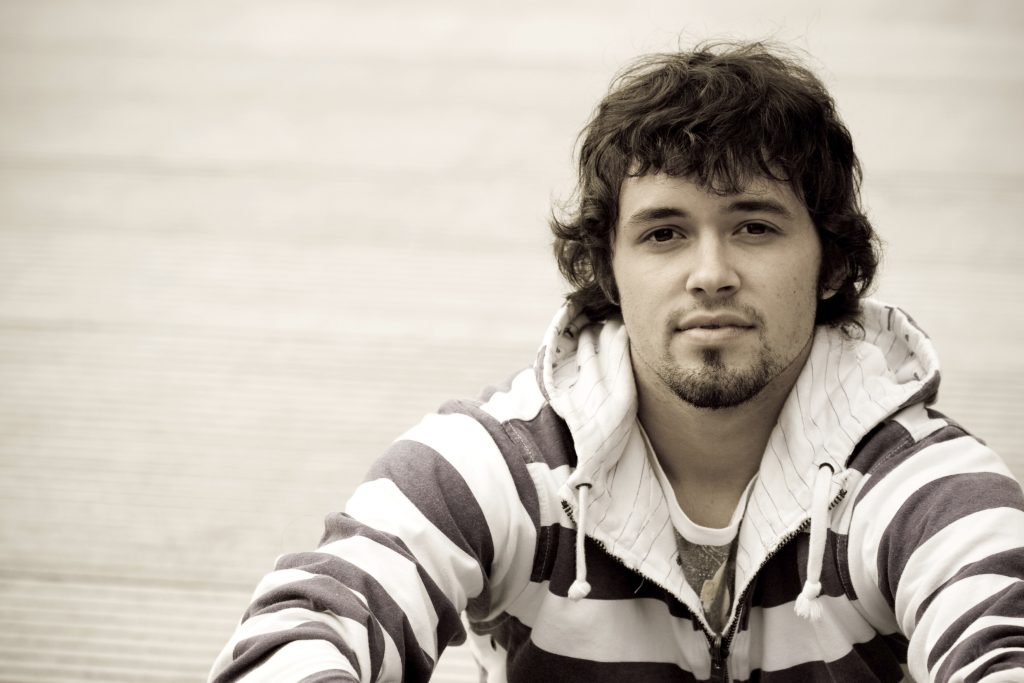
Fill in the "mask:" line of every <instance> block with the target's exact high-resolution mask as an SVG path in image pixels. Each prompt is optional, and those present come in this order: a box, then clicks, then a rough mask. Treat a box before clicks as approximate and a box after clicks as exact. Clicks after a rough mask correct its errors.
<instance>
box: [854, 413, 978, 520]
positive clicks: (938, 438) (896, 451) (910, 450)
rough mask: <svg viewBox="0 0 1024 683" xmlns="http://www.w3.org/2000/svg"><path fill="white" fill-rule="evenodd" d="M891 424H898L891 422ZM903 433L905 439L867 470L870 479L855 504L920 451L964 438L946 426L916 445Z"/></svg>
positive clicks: (862, 488) (959, 431)
mask: <svg viewBox="0 0 1024 683" xmlns="http://www.w3.org/2000/svg"><path fill="white" fill-rule="evenodd" d="M891 424H898V423H895V422H893V423H891ZM900 429H901V430H903V427H902V426H900ZM886 431H888V430H886ZM903 432H904V434H906V438H905V439H899V440H898V441H896V442H894V443H891V444H890V447H889V448H888V450H885V451H884V452H883V453H882V454H881V456H880V457H879V458H878V459H877V460H876V462H875V463H874V464H873V465H872V467H871V469H870V470H868V471H869V472H870V474H871V477H870V478H869V479H868V480H867V481H866V482H865V483H864V485H863V486H862V487H861V488H860V490H859V491H858V492H857V500H856V501H855V502H860V500H861V499H862V498H863V497H864V496H866V495H867V494H868V492H870V491H871V490H872V489H873V488H875V486H876V485H877V484H878V483H879V482H880V481H882V480H883V479H884V478H885V477H886V475H888V474H889V473H890V472H892V471H893V470H894V469H896V468H897V467H899V466H900V465H902V464H903V463H904V462H906V461H907V460H909V459H910V458H912V457H914V456H915V455H917V454H918V453H920V452H921V451H923V450H925V449H926V448H928V447H930V446H934V445H935V444H939V443H945V442H946V441H952V440H953V439H959V438H961V437H963V436H964V433H963V432H962V431H961V430H959V429H957V428H956V427H953V426H946V427H940V428H939V429H936V430H935V431H934V432H932V433H931V434H929V435H928V436H926V437H925V438H923V439H921V440H920V441H918V442H917V443H913V441H912V439H911V437H910V434H909V433H907V432H906V431H905V430H903ZM892 435H893V434H892V433H890V434H889V436H892ZM910 444H913V445H910ZM857 469H858V470H860V465H859V463H858V464H857ZM861 471H863V470H861Z"/></svg>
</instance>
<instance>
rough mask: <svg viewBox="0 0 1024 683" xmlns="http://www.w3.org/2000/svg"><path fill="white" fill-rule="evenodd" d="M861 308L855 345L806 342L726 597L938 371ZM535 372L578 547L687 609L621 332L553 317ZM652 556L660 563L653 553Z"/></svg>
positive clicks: (927, 397) (891, 310) (878, 310)
mask: <svg viewBox="0 0 1024 683" xmlns="http://www.w3.org/2000/svg"><path fill="white" fill-rule="evenodd" d="M863 308H864V314H863V318H862V324H863V334H862V335H861V334H858V335H855V336H854V337H852V338H851V337H850V336H847V335H846V334H845V333H843V332H841V331H839V330H836V329H834V328H830V327H819V328H818V329H817V330H816V332H815V338H814V341H813V343H812V348H811V352H810V355H809V357H808V360H807V362H806V364H805V365H804V368H803V370H802V371H801V373H800V375H799V376H798V378H797V380H796V383H795V384H794V387H793V390H792V391H791V392H790V395H789V397H788V398H787V399H786V402H785V404H784V405H783V408H782V412H781V413H780V416H779V421H778V423H777V424H776V426H775V428H774V430H773V431H772V433H771V435H770V437H769V439H768V445H767V447H766V449H765V452H764V455H763V457H762V461H761V467H760V470H759V473H758V477H757V482H756V484H755V486H754V487H753V489H752V492H751V496H750V500H749V503H748V506H747V516H746V518H745V523H744V524H743V525H742V527H741V531H740V539H739V549H738V553H737V566H736V575H737V585H743V584H744V582H745V580H746V579H748V578H750V577H752V576H753V574H754V573H755V572H756V571H757V569H758V568H759V567H760V566H761V564H762V563H763V561H764V559H765V558H766V557H767V556H768V555H769V554H770V553H771V552H772V551H773V549H774V548H775V547H777V546H778V545H779V544H780V543H782V542H784V541H785V540H786V539H788V538H789V537H791V536H792V535H793V534H794V533H796V532H797V530H799V528H800V527H801V526H802V525H803V524H804V523H805V522H806V521H807V520H808V519H809V516H810V513H809V511H810V509H811V507H812V504H811V499H812V497H813V495H812V490H813V489H814V481H815V478H816V476H817V474H818V472H819V470H820V469H821V467H822V466H827V468H828V470H830V471H831V482H830V483H829V484H828V485H827V486H823V485H819V489H821V491H820V492H819V494H818V495H819V497H820V496H824V495H827V496H828V499H829V500H834V499H835V498H837V497H838V496H840V495H841V494H840V491H841V490H842V489H843V486H844V483H845V482H846V480H847V478H848V472H847V470H846V464H847V461H848V460H849V458H850V456H851V454H852V453H853V450H854V448H855V446H856V445H857V443H859V442H860V440H861V439H862V438H863V437H864V436H865V435H866V434H867V433H868V432H870V431H871V430H872V429H873V428H874V427H875V426H876V425H878V424H879V423H880V422H882V421H883V420H885V419H886V418H887V417H889V416H891V415H893V414H894V413H896V412H898V411H899V410H901V409H902V408H904V407H906V406H908V405H910V404H912V403H917V402H925V403H930V402H932V401H934V399H935V395H936V393H937V390H938V381H939V365H938V358H937V355H936V353H935V350H934V348H933V346H932V344H931V342H930V341H929V339H928V337H927V335H925V334H924V332H922V331H921V330H920V328H918V327H917V325H916V324H915V323H914V322H913V320H912V319H911V318H910V317H909V316H908V315H907V314H905V313H904V312H903V311H901V310H900V309H898V308H896V307H894V306H889V305H886V304H884V303H881V302H879V301H875V300H870V299H869V300H865V301H864V303H863ZM540 362H541V366H540V368H539V370H540V375H541V380H542V384H543V390H544V392H545V394H546V395H547V396H548V398H549V400H550V403H551V406H552V408H553V409H554V410H555V411H556V412H557V413H558V414H559V415H560V416H561V417H562V418H563V419H564V420H565V422H566V424H567V425H568V427H569V430H570V432H571V433H572V436H573V440H574V445H575V448H576V454H577V458H578V462H577V467H576V470H575V471H574V472H573V474H572V475H571V476H570V477H569V479H568V481H567V482H566V484H565V485H564V486H563V488H562V491H561V495H562V499H563V501H564V502H565V504H566V505H567V507H568V509H569V510H570V511H571V512H576V511H577V509H578V495H579V494H578V491H579V487H581V486H585V487H587V488H588V489H589V490H588V492H587V498H588V501H587V508H588V514H587V520H586V523H585V524H584V523H581V524H580V526H581V527H583V531H584V532H585V533H586V535H588V536H591V537H592V538H594V539H595V540H597V541H598V542H599V543H601V544H602V545H603V546H604V547H605V548H606V549H607V550H608V551H609V552H611V553H612V554H613V555H616V556H617V557H618V558H619V559H620V560H621V561H623V562H624V563H625V564H626V565H627V566H629V567H631V568H633V569H634V570H636V571H639V572H641V573H643V574H645V575H647V576H649V577H659V579H661V580H659V581H658V583H659V584H660V585H662V586H663V587H665V588H666V589H668V590H671V591H673V592H674V593H676V594H677V595H678V596H680V597H684V596H689V597H690V598H691V599H692V598H693V597H694V596H692V595H689V594H691V593H692V590H690V588H689V586H688V585H687V584H686V581H685V578H684V577H682V574H681V571H680V570H679V568H678V567H677V566H676V565H675V563H674V562H671V561H670V560H671V558H672V556H673V553H674V549H675V539H674V535H673V534H674V532H673V529H672V526H671V522H670V520H669V516H668V509H667V507H666V506H665V505H664V496H663V494H662V492H661V489H660V486H659V484H658V481H657V479H656V477H655V476H654V475H653V473H652V472H651V471H650V468H649V466H648V465H647V458H646V451H645V449H644V445H643V441H642V437H641V435H640V429H639V425H638V423H637V420H636V411H637V394H636V386H635V383H634V379H633V370H632V364H631V362H630V356H629V339H628V336H627V334H626V329H625V326H624V324H623V323H622V320H621V319H620V318H612V319H609V320H607V321H603V322H593V321H591V320H590V319H589V318H587V317H586V316H584V315H581V314H579V313H577V312H576V311H574V310H573V309H572V308H570V307H568V306H567V307H563V308H562V309H561V310H560V311H559V312H558V314H557V315H556V316H555V319H554V320H553V322H552V324H551V326H550V327H549V329H548V331H547V334H546V336H545V340H544V346H543V348H542V350H541V357H540ZM577 519H578V517H577ZM579 521H580V522H582V520H579ZM658 546H663V547H662V550H664V551H665V552H657V547H658ZM652 551H653V552H652ZM661 577H667V578H663V579H662V578H661ZM685 601H686V602H690V600H685Z"/></svg>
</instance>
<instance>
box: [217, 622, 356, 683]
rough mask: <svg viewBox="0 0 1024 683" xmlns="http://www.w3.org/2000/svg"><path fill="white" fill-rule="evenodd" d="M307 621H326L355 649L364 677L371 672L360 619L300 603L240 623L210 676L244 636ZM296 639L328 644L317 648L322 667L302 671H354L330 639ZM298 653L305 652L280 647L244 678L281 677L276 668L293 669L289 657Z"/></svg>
mask: <svg viewBox="0 0 1024 683" xmlns="http://www.w3.org/2000/svg"><path fill="white" fill-rule="evenodd" d="M308 622H317V623H321V624H325V625H326V626H328V627H330V628H331V630H333V631H334V632H336V633H337V634H338V635H339V636H340V637H341V639H342V640H344V641H345V643H347V644H348V645H349V647H350V648H351V649H352V651H353V652H354V653H355V655H356V658H357V659H358V660H359V666H360V667H361V668H362V670H363V671H364V672H366V676H365V677H368V676H369V673H368V672H369V666H370V651H369V646H368V644H367V633H366V628H365V627H364V626H363V625H362V624H361V623H359V622H357V621H354V620H352V619H347V618H344V617H339V616H337V615H336V614H333V613H331V612H326V611H325V612H313V611H310V610H307V609H303V608H299V607H292V608H287V609H282V610H278V611H276V612H268V613H265V614H258V615H256V616H254V617H252V618H250V619H247V620H246V621H245V622H243V623H242V624H240V625H239V627H238V628H237V629H236V630H235V633H234V634H233V635H232V637H231V640H230V641H228V643H227V645H225V646H224V649H223V650H222V651H221V653H220V655H219V656H218V657H217V661H216V662H215V663H214V666H213V671H212V672H211V674H210V677H211V678H212V677H214V676H215V675H216V674H217V673H219V672H220V671H222V670H223V669H224V668H225V667H227V665H228V664H229V663H230V662H231V661H232V655H233V653H234V650H235V647H236V646H237V645H238V643H240V642H242V641H243V640H246V639H249V638H256V637H259V636H263V635H267V634H269V633H277V632H280V631H288V630H290V629H293V628H296V627H298V626H301V625H302V624H305V623H308ZM296 642H309V643H319V644H320V646H325V647H318V648H317V649H316V653H317V657H316V659H315V662H317V664H316V666H317V667H321V668H314V669H311V670H309V671H308V672H307V673H305V674H303V675H309V674H311V673H316V672H317V671H324V670H329V669H343V670H345V671H351V672H353V674H354V672H355V669H354V668H353V667H352V665H351V663H350V662H349V661H348V659H346V658H345V656H344V655H342V654H341V652H339V651H338V650H337V648H335V647H334V646H333V645H331V644H330V643H328V642H327V641H323V640H304V641H296ZM296 656H298V657H300V658H301V657H302V656H303V655H302V654H301V653H296V651H295V650H294V649H288V648H281V649H279V650H277V651H276V652H275V654H274V656H273V657H271V658H270V659H269V660H268V661H267V663H266V664H264V665H261V666H260V667H259V668H257V669H256V670H255V671H253V672H252V673H250V674H249V675H248V676H246V677H245V679H244V680H252V681H277V680H281V679H280V678H275V675H276V672H279V671H291V668H290V667H292V666H293V665H294V664H295V663H294V662H291V661H289V660H290V659H292V658H293V657H296ZM300 662H301V659H300ZM297 678H302V676H301V675H300V676H298V677H297Z"/></svg>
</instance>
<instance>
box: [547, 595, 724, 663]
mask: <svg viewBox="0 0 1024 683" xmlns="http://www.w3.org/2000/svg"><path fill="white" fill-rule="evenodd" d="M544 609H545V614H546V615H547V618H545V619H544V620H543V621H541V622H539V623H537V624H534V626H533V631H532V634H531V640H532V641H533V642H534V643H535V644H536V645H537V647H539V648H541V649H543V650H546V651H547V652H551V653H554V654H557V655H561V656H564V657H577V658H580V659H587V660H590V661H595V662H660V663H670V664H676V665H678V666H680V667H681V668H682V669H684V670H687V671H692V672H693V673H694V675H695V676H696V677H697V678H707V677H708V676H709V675H710V673H711V657H710V654H709V651H708V641H707V638H706V637H705V636H704V634H703V632H702V631H700V630H697V629H696V628H695V626H694V624H693V623H692V622H691V621H690V620H689V619H685V618H677V617H673V616H672V615H671V614H669V611H668V606H667V605H666V604H665V603H664V602H662V601H660V600H652V599H649V598H635V599H630V600H586V599H584V600H580V601H579V602H575V601H572V600H569V599H568V598H563V597H559V596H557V595H553V594H550V593H549V594H548V595H547V597H546V598H545V600H544ZM637 634H642V637H636V636H637Z"/></svg>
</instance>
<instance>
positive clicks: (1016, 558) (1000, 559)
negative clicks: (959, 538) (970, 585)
mask: <svg viewBox="0 0 1024 683" xmlns="http://www.w3.org/2000/svg"><path fill="white" fill-rule="evenodd" d="M982 574H995V575H997V576H1011V577H1014V578H1017V579H1021V580H1024V548H1013V549H1011V550H1004V551H1003V552H1001V553H995V554H993V555H989V556H988V557H986V558H984V559H981V560H978V561H977V562H972V563H970V564H968V565H964V566H963V567H961V569H960V571H958V572H957V573H956V574H954V575H953V578H951V579H949V580H948V581H946V582H945V583H943V584H942V585H941V586H939V587H938V588H937V589H935V591H934V592H933V593H932V594H931V595H929V596H928V598H927V599H926V600H925V601H924V602H922V603H921V606H920V607H919V608H918V609H917V618H916V621H917V622H920V621H921V619H922V618H924V613H925V612H926V611H927V610H928V607H929V605H931V604H932V600H934V599H935V598H936V597H938V596H939V595H941V594H942V591H944V590H946V588H948V587H949V586H952V585H953V584H954V583H956V582H958V581H962V580H963V579H966V578H968V577H971V576H981V575H982Z"/></svg>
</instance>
